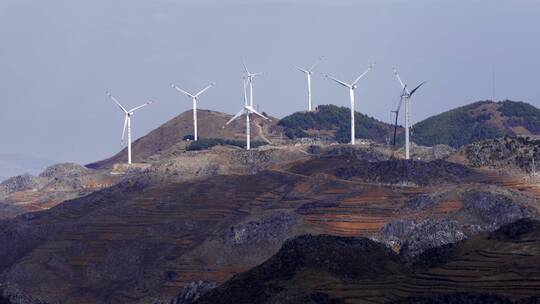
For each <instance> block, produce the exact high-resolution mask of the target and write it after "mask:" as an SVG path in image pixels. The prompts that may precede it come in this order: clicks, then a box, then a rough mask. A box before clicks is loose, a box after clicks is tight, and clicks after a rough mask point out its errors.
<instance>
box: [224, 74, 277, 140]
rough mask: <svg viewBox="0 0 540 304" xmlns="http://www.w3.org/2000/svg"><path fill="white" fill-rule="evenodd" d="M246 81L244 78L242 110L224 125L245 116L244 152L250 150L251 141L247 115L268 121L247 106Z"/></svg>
mask: <svg viewBox="0 0 540 304" xmlns="http://www.w3.org/2000/svg"><path fill="white" fill-rule="evenodd" d="M248 81H249V80H248V79H247V78H244V108H243V109H242V110H240V112H238V113H236V115H234V116H233V117H232V118H231V119H230V120H229V121H228V122H227V123H226V124H225V126H227V125H228V124H230V123H231V122H233V120H235V119H237V118H238V117H240V116H242V115H246V150H249V149H251V141H250V140H251V138H250V136H251V135H250V126H249V115H250V114H255V115H258V116H260V117H262V118H263V119H268V118H267V117H265V116H264V115H262V114H260V113H259V112H257V111H255V109H253V107H252V106H251V105H249V104H248V100H247V95H246V88H247V82H248ZM225 126H223V128H225Z"/></svg>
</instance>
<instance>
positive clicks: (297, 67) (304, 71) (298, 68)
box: [294, 65, 309, 74]
mask: <svg viewBox="0 0 540 304" xmlns="http://www.w3.org/2000/svg"><path fill="white" fill-rule="evenodd" d="M294 67H295V68H296V69H297V70H299V71H300V72H303V73H306V74H308V73H309V71H308V70H304V69H302V68H301V67H299V66H297V65H295V66H294Z"/></svg>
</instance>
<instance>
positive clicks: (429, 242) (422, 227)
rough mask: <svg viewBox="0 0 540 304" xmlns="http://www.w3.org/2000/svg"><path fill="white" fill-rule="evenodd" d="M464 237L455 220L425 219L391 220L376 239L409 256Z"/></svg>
mask: <svg viewBox="0 0 540 304" xmlns="http://www.w3.org/2000/svg"><path fill="white" fill-rule="evenodd" d="M465 238H466V235H465V233H464V232H463V230H462V227H461V225H460V223H458V222H457V221H449V220H446V219H441V220H431V219H426V220H420V221H416V220H394V221H391V222H390V223H388V224H386V225H385V226H384V227H383V228H382V229H381V231H380V233H379V236H378V237H377V238H376V240H377V241H380V242H383V243H385V244H386V245H387V246H389V247H390V248H392V249H394V250H395V251H399V252H400V253H401V254H402V255H404V256H405V257H409V258H411V257H415V256H417V255H419V254H420V253H422V252H424V251H426V250H427V249H430V248H434V247H439V246H441V245H445V244H450V243H456V242H459V241H461V240H463V239H465Z"/></svg>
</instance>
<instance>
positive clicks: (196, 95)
mask: <svg viewBox="0 0 540 304" xmlns="http://www.w3.org/2000/svg"><path fill="white" fill-rule="evenodd" d="M215 84H216V83H215V82H212V83H211V84H209V85H208V86H207V87H206V88H204V89H202V90H200V91H199V93H197V94H195V97H198V96H199V95H201V94H202V93H204V92H205V91H206V90H208V89H210V88H211V87H213V86H214V85H215Z"/></svg>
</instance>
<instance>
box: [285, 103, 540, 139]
mask: <svg viewBox="0 0 540 304" xmlns="http://www.w3.org/2000/svg"><path fill="white" fill-rule="evenodd" d="M355 119H356V121H355V124H356V134H357V137H359V138H366V139H370V140H373V141H375V142H378V143H386V142H387V141H388V140H389V139H390V138H392V137H393V132H394V126H393V125H392V124H388V123H385V122H382V121H379V120H377V119H375V118H373V117H369V116H367V115H365V114H362V113H359V112H356V117H355ZM278 125H279V126H282V127H283V128H284V133H285V135H287V136H288V137H289V138H291V139H296V138H301V137H328V138H331V139H333V140H336V141H338V142H342V143H346V142H348V141H349V137H350V110H349V108H346V107H338V106H335V105H321V106H319V107H317V110H316V111H314V112H296V113H293V114H291V115H289V116H286V117H284V118H283V119H281V120H280V121H279V123H278ZM403 131H404V129H403V127H402V126H398V127H397V136H398V143H399V144H400V145H401V144H402V143H403V141H404V138H403V137H404V132H403ZM516 135H540V109H538V108H536V107H534V106H532V105H530V104H528V103H525V102H521V101H511V100H505V101H500V102H493V101H478V102H474V103H472V104H469V105H466V106H462V107H458V108H455V109H452V110H449V111H446V112H443V113H441V114H438V115H435V116H432V117H429V118H427V119H425V120H423V121H420V122H418V123H416V124H415V125H414V126H413V128H412V134H411V140H412V141H413V142H415V143H417V144H419V145H423V146H435V145H437V144H445V145H449V146H451V147H454V148H458V147H461V146H463V145H467V144H471V143H473V142H476V141H479V140H483V139H493V138H497V137H502V136H516Z"/></svg>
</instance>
